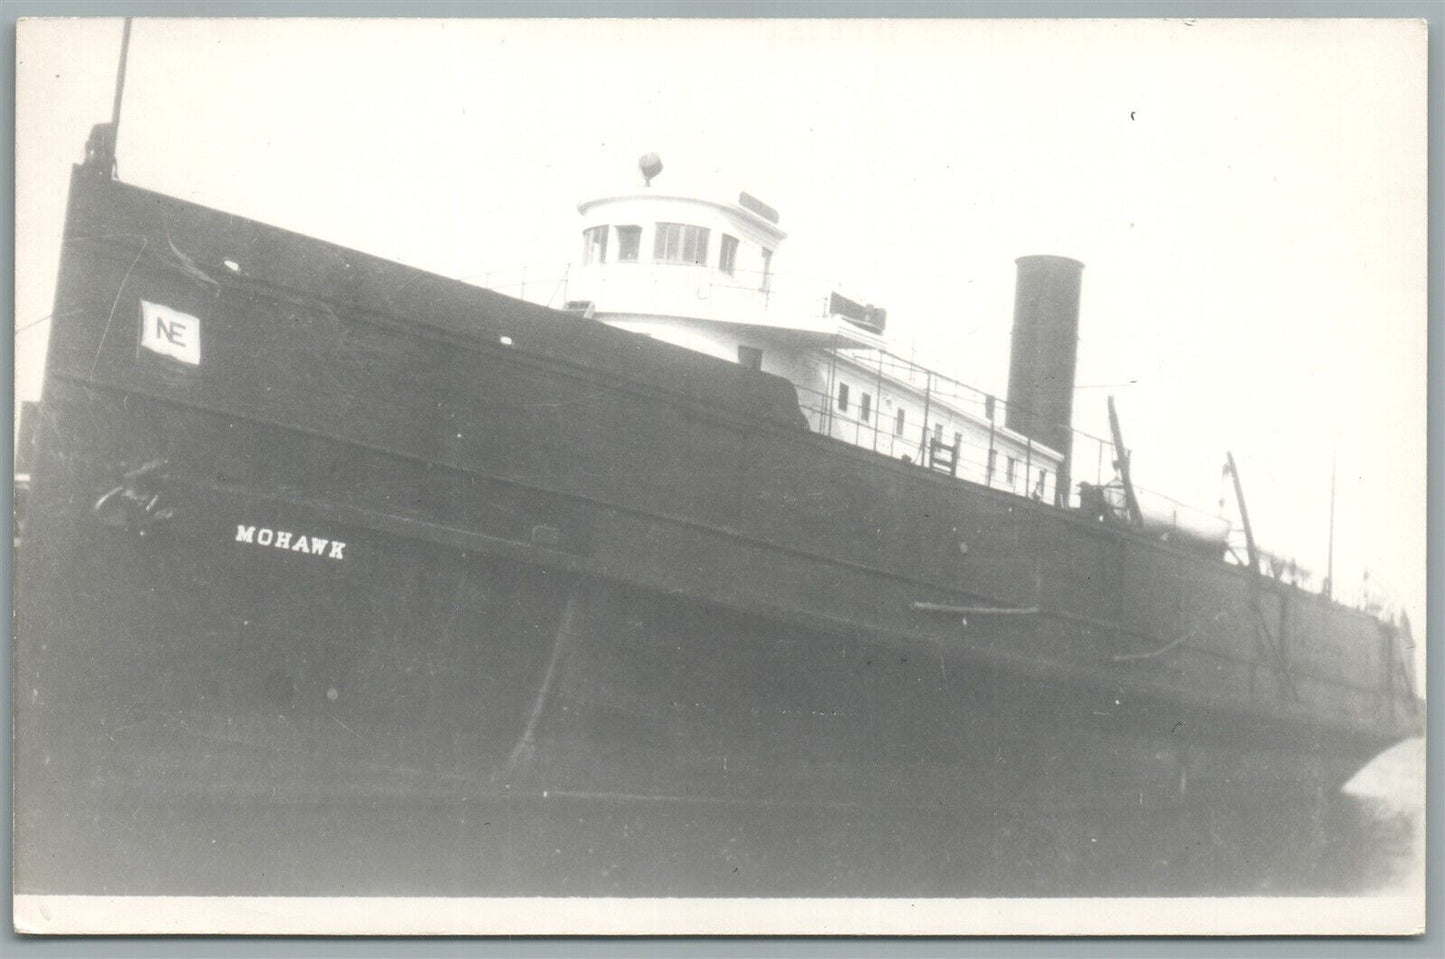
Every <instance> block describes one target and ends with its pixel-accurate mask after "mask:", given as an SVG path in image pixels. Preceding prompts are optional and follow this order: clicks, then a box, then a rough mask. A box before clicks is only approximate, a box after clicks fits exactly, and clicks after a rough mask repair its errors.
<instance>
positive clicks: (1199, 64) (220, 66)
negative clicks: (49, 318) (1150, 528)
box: [16, 20, 1426, 639]
mask: <svg viewBox="0 0 1445 959" xmlns="http://www.w3.org/2000/svg"><path fill="white" fill-rule="evenodd" d="M119 38H120V22H119V21H104V20H100V21H28V22H23V23H22V24H21V26H20V34H19V50H18V59H19V65H18V103H19V109H18V113H17V143H18V156H17V166H16V171H17V178H18V184H19V186H18V190H17V194H18V195H17V204H16V210H17V229H16V237H17V254H18V262H17V267H16V326H17V330H18V331H19V332H17V343H16V364H17V373H16V387H17V392H18V393H19V395H20V396H21V397H22V398H30V397H33V396H35V395H36V394H37V393H38V390H39V383H40V374H39V372H38V369H39V363H40V359H41V355H42V354H43V349H44V341H45V332H46V328H47V325H48V324H46V323H45V322H38V323H37V322H36V321H37V320H40V319H41V318H42V317H45V316H46V315H47V314H48V313H49V311H50V309H51V301H52V298H53V295H54V276H55V265H56V261H57V257H58V255H59V238H60V230H61V224H62V218H63V214H64V200H65V192H66V183H67V177H68V173H69V165H70V164H71V163H74V162H77V161H78V160H79V159H80V158H81V156H82V154H83V144H84V141H85V138H86V134H87V133H88V131H89V127H90V125H91V124H92V123H94V122H99V121H103V120H106V119H108V118H109V114H110V106H111V97H112V94H113V84H114V79H115V65H116V56H117V53H118V48H119ZM1425 118H1426V86H1425V27H1424V25H1423V23H1419V22H1407V21H1395V22H1382V21H1361V20H1350V21H1303V20H1282V21H1253V22H1239V21H1236V22H1230V21H1199V22H1196V23H1194V24H1193V25H1188V24H1186V23H1184V22H1178V21H1176V22H1162V21H1144V20H1138V21H1097V22H1077V21H1075V22H1053V21H1013V22H987V21H971V22H970V21H948V22H938V21H916V20H915V21H886V22H879V21H832V22H830V21H812V22H798V21H730V22H701V21H687V22H667V21H662V22H659V21H598V22H584V23H578V22H557V21H530V22H507V21H466V22H457V21H448V22H443V21H336V20H333V21H220V20H214V21H180V20H168V21H155V20H150V21H147V20H140V21H137V22H136V24H135V27H134V32H133V36H132V42H131V55H130V69H129V73H128V79H127V84H126V90H125V109H124V113H123V115H122V121H121V133H120V146H119V151H118V153H119V168H120V176H121V178H122V179H123V180H126V181H127V182H130V183H135V184H138V185H140V186H144V187H148V188H151V189H155V190H159V191H162V192H164V193H167V194H171V195H174V196H179V197H183V198H186V199H190V200H194V201H197V202H200V203H204V204H206V205H208V206H213V207H217V208H220V209H223V210H228V211H232V212H236V213H239V214H242V215H245V216H248V217H251V218H254V219H258V220H262V221H265V222H269V223H273V224H276V225H279V226H283V227H286V228H289V229H293V230H297V231H300V232H303V233H307V234H310V235H313V236H317V237H320V238H323V239H326V240H330V241H334V242H338V243H342V244H345V245H347V246H351V247H355V248H359V249H362V250H365V251H367V252H370V253H375V254H378V255H381V256H385V257H390V258H393V259H397V260H401V261H404V262H406V263H410V264H413V265H416V266H420V267H423V268H425V269H428V270H432V271H435V272H438V273H443V274H447V275H451V276H458V277H465V278H472V279H473V280H477V281H480V279H481V278H482V277H483V276H484V275H485V274H486V273H487V272H488V271H490V270H496V269H503V268H512V267H517V266H522V265H528V266H530V267H534V268H536V269H538V270H539V271H543V272H545V271H546V270H547V269H549V268H550V269H551V270H552V271H553V272H555V270H556V268H557V266H558V265H559V264H561V263H562V262H564V261H566V260H567V259H569V258H571V257H572V256H573V255H574V253H575V252H576V249H577V247H578V242H579V241H578V237H577V230H578V228H579V227H578V218H577V214H576V208H575V204H576V201H577V200H578V199H580V198H582V197H583V196H586V195H589V194H591V193H594V192H601V191H605V190H610V189H615V188H618V187H630V186H633V185H635V184H636V183H637V182H638V177H637V173H636V169H635V167H636V160H637V157H638V156H639V155H640V154H642V153H645V152H648V151H656V152H658V153H659V154H661V156H662V158H663V161H664V163H665V164H666V169H665V170H664V172H663V173H662V175H661V177H659V179H658V181H657V183H658V185H659V186H662V185H664V184H667V183H669V182H672V183H673V185H678V184H681V183H685V182H687V183H690V182H695V181H698V180H714V181H716V182H719V183H721V184H723V185H725V187H726V188H727V190H728V191H729V192H731V191H733V190H737V189H745V190H747V191H748V192H750V193H752V194H754V195H755V196H758V197H760V198H761V199H763V200H764V201H766V202H768V203H770V204H772V205H773V206H774V207H776V208H778V210H779V211H780V212H781V214H782V224H781V225H782V227H783V228H784V229H785V230H787V231H788V232H789V239H788V240H787V242H786V243H785V244H784V245H783V247H782V248H781V249H780V251H779V253H778V258H777V261H776V265H777V269H778V271H779V272H780V273H794V274H804V275H812V276H818V277H821V278H824V279H830V280H837V281H838V282H839V283H840V287H839V288H840V289H841V290H842V291H844V292H847V293H849V294H850V295H852V296H854V297H855V298H858V299H864V300H867V301H869V302H873V303H877V304H880V305H882V306H885V307H887V308H888V311H889V325H890V334H891V337H892V338H893V339H894V341H895V349H896V351H897V352H901V353H904V354H907V353H909V352H910V350H913V351H914V352H915V355H916V356H917V357H918V358H919V359H920V360H923V361H926V362H927V363H928V364H929V365H931V366H934V367H935V368H937V369H939V370H940V371H941V372H945V373H949V374H952V375H956V376H959V377H960V378H962V379H964V380H965V381H968V382H971V383H973V384H975V385H977V386H979V387H981V388H983V389H987V390H990V391H993V392H997V393H1000V394H1002V393H1003V392H1004V390H1005V386H1006V379H1007V372H1008V363H1007V349H1008V334H1009V327H1010V324H1011V321H1012V299H1013V282H1014V267H1013V259H1014V258H1015V257H1017V256H1020V255H1024V254H1032V253H1057V254H1063V255H1067V256H1072V257H1076V258H1078V259H1081V260H1083V261H1084V262H1085V264H1086V265H1087V268H1086V270H1085V273H1084V292H1083V307H1082V314H1081V323H1080V336H1081V343H1080V351H1079V373H1078V382H1079V384H1081V385H1083V386H1085V387H1088V388H1085V389H1082V390H1080V391H1079V393H1078V394H1077V398H1076V402H1075V411H1076V412H1075V425H1076V426H1078V427H1079V428H1081V429H1085V430H1089V431H1092V432H1095V433H1100V434H1103V433H1106V432H1107V426H1106V420H1105V414H1104V400H1105V397H1106V396H1107V394H1108V393H1109V392H1110V390H1107V389H1104V388H1101V385H1117V388H1116V389H1114V390H1113V392H1115V393H1116V394H1117V397H1118V403H1119V407H1120V413H1121V416H1122V419H1123V424H1124V430H1125V436H1126V439H1127V441H1128V443H1129V445H1130V446H1131V447H1132V448H1133V449H1134V466H1135V472H1136V475H1137V479H1138V480H1139V482H1141V483H1142V484H1143V485H1145V486H1149V487H1152V488H1155V489H1158V490H1161V491H1163V492H1166V493H1169V494H1171V495H1174V496H1176V497H1178V498H1182V499H1184V500H1186V501H1190V502H1196V503H1200V504H1201V505H1209V504H1212V503H1213V502H1214V501H1216V500H1217V498H1218V496H1219V493H1220V489H1221V486H1220V466H1221V464H1222V462H1223V459H1224V453H1225V450H1226V449H1230V450H1233V452H1234V454H1235V457H1236V459H1237V460H1238V462H1239V465H1240V472H1241V473H1242V475H1243V478H1244V482H1245V489H1246V495H1247V497H1248V499H1249V505H1250V512H1251V518H1252V520H1253V521H1254V523H1255V524H1256V527H1257V531H1258V532H1259V534H1260V538H1261V539H1262V540H1263V541H1264V543H1265V545H1266V546H1268V547H1272V548H1275V549H1277V550H1279V551H1281V552H1284V553H1288V554H1292V555H1294V556H1296V557H1298V559H1299V560H1300V562H1301V563H1303V564H1304V565H1305V566H1307V567H1310V568H1311V569H1313V570H1315V571H1316V572H1317V574H1318V575H1323V572H1324V569H1325V564H1326V551H1327V536H1328V523H1329V495H1330V464H1331V457H1332V455H1333V456H1335V457H1336V458H1337V463H1338V507H1337V525H1336V548H1335V567H1336V580H1337V582H1338V583H1339V585H1340V592H1342V593H1349V592H1354V591H1357V590H1358V586H1359V583H1360V579H1361V574H1362V571H1363V570H1364V569H1365V568H1368V569H1369V570H1370V571H1371V578H1372V581H1373V582H1374V583H1376V584H1377V585H1378V586H1381V587H1388V589H1389V592H1390V593H1391V594H1392V595H1393V596H1394V597H1395V598H1396V600H1397V601H1399V602H1402V603H1403V604H1404V605H1405V606H1406V608H1408V609H1409V610H1410V612H1411V618H1412V620H1413V623H1414V626H1415V633H1416V636H1417V639H1423V630H1424V621H1425V617H1424V609H1425V603H1424V597H1425V389H1426V365H1425V343H1426V339H1425V337H1426V323H1425V317H1426V299H1425V297H1426V285H1425V279H1426V253H1425V251H1426V246H1425V243H1426V202H1425V201H1426V194H1425V185H1426V167H1425V162H1426V154H1425V129H1426V128H1425Z"/></svg>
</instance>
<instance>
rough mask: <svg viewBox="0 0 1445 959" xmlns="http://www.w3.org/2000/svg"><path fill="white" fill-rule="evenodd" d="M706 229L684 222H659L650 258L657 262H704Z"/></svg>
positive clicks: (705, 255) (705, 258) (705, 257)
mask: <svg viewBox="0 0 1445 959" xmlns="http://www.w3.org/2000/svg"><path fill="white" fill-rule="evenodd" d="M707 240H708V230H707V228H706V227H701V226H690V225H688V224H686V223H659V224H657V237H656V238H655V239H654V240H653V244H652V258H653V259H654V260H656V261H657V262H659V263H706V262H707Z"/></svg>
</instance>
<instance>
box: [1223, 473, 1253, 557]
mask: <svg viewBox="0 0 1445 959" xmlns="http://www.w3.org/2000/svg"><path fill="white" fill-rule="evenodd" d="M1224 455H1225V456H1227V457H1229V477H1230V479H1232V480H1234V501H1235V502H1236V503H1238V504H1239V520H1240V522H1242V523H1243V524H1244V545H1245V549H1247V550H1248V551H1249V568H1250V570H1251V571H1253V572H1255V573H1258V572H1259V549H1258V548H1257V547H1256V546H1255V544H1254V527H1253V526H1250V525H1249V507H1248V506H1246V505H1244V486H1243V485H1242V484H1241V483H1240V482H1239V467H1237V466H1235V465H1234V454H1233V453H1226V454H1224Z"/></svg>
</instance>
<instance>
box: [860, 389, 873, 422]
mask: <svg viewBox="0 0 1445 959" xmlns="http://www.w3.org/2000/svg"><path fill="white" fill-rule="evenodd" d="M872 416H873V397H871V396H869V395H868V394H867V393H864V394H863V398H862V399H861V400H859V401H858V419H860V420H862V421H863V422H864V423H867V422H868V420H869V419H870V418H871V417H872Z"/></svg>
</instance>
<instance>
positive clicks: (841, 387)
mask: <svg viewBox="0 0 1445 959" xmlns="http://www.w3.org/2000/svg"><path fill="white" fill-rule="evenodd" d="M838 409H840V410H842V411H843V412H845V413H846V412H847V411H848V384H847V383H839V384H838Z"/></svg>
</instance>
